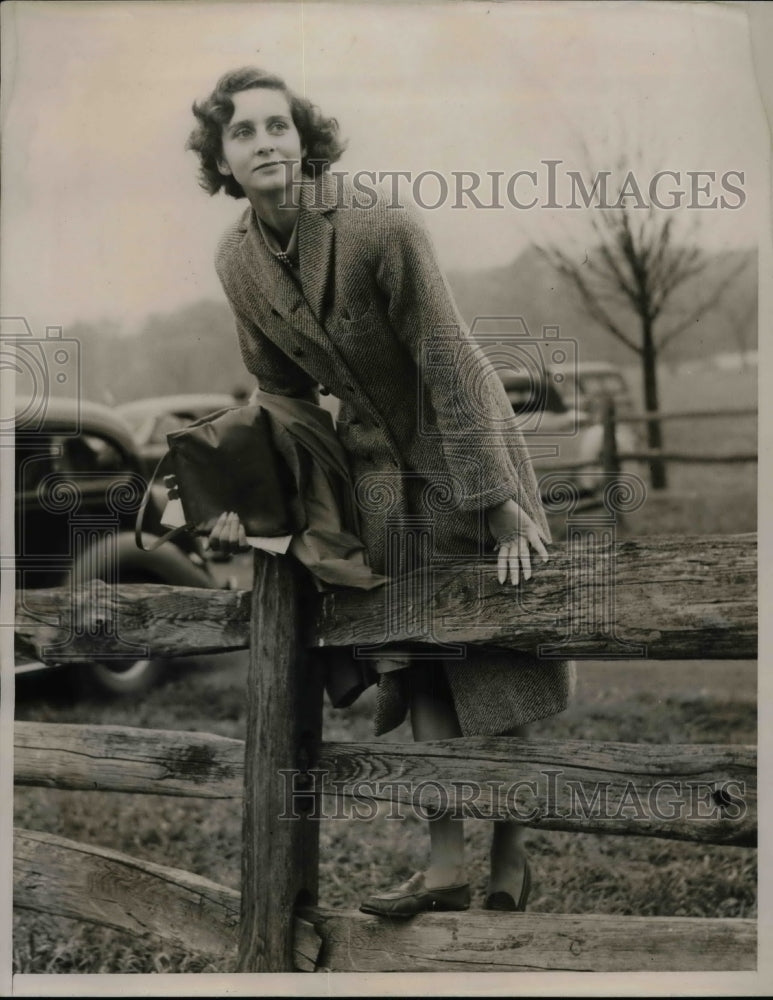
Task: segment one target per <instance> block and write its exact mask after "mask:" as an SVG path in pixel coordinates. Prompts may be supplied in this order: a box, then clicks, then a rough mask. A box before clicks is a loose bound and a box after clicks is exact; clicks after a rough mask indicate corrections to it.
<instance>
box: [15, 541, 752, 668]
mask: <svg viewBox="0 0 773 1000" xmlns="http://www.w3.org/2000/svg"><path fill="white" fill-rule="evenodd" d="M756 576H757V536H756V534H746V535H733V536H725V535H700V536H693V537H688V538H673V537H669V536H648V537H645V538H633V539H628V540H626V541H623V542H616V541H612V542H603V541H599V542H597V543H596V544H587V545H583V546H582V547H577V548H572V547H570V546H567V545H566V544H558V545H556V546H554V548H553V550H552V552H551V559H550V562H548V563H547V564H546V565H542V566H540V568H539V571H538V572H537V573H536V575H535V576H534V578H533V579H532V580H531V581H530V582H529V586H528V588H526V589H523V590H522V592H520V593H519V592H513V591H512V590H510V589H509V588H504V587H502V586H500V585H499V584H497V582H496V579H495V578H494V574H493V573H492V564H491V563H490V562H489V563H485V562H474V563H455V564H451V565H447V566H439V567H438V568H437V569H436V570H435V571H434V572H433V574H432V577H431V579H430V581H429V592H428V595H427V603H426V605H422V606H421V607H415V608H404V609H403V613H402V614H401V616H400V618H401V619H402V620H398V622H397V627H396V629H394V630H393V631H392V632H390V633H389V634H388V635H385V632H384V621H385V608H388V607H390V606H391V603H390V602H394V601H397V600H399V599H400V597H399V594H400V593H401V591H398V596H395V592H394V591H393V590H392V589H391V588H384V589H382V590H378V591H373V592H370V593H364V592H351V593H345V592H340V593H333V594H327V595H325V596H324V597H323V598H322V599H321V600H320V601H319V604H318V609H317V612H316V618H315V620H314V621H312V622H310V623H304V624H305V625H306V624H307V625H308V627H305V628H304V633H305V643H306V644H307V645H308V646H312V647H322V646H327V647H329V646H350V645H353V644H356V645H358V646H360V647H366V646H368V645H370V646H376V645H378V644H379V643H383V642H384V641H387V642H389V643H401V642H406V641H411V642H416V643H438V642H441V643H470V644H473V645H474V644H490V645H496V646H500V647H503V648H507V649H525V650H528V651H531V652H536V651H537V650H539V649H543V648H544V647H546V646H557V647H559V649H558V653H560V646H561V644H562V643H563V644H566V646H567V651H566V652H565V655H567V656H571V657H575V658H579V657H595V658H597V659H604V658H610V659H617V658H625V659H633V660H636V659H641V658H642V657H646V658H648V659H669V660H673V659H744V658H753V657H755V656H756V655H757V602H756ZM603 586H606V587H607V588H608V589H609V590H610V592H611V596H612V599H613V601H614V610H613V615H614V628H613V630H612V631H611V632H605V631H604V630H603V629H602V628H601V626H600V623H599V622H598V620H597V619H596V618H594V614H595V613H596V610H597V609H595V608H593V607H589V604H588V601H586V600H583V599H582V593H583V591H584V590H585V589H587V590H588V591H590V592H595V593H596V594H597V595H598V592H599V588H600V587H603ZM594 588H595V591H594ZM95 607H98V608H100V612H99V614H100V615H101V616H102V619H101V620H97V618H96V617H95V612H94V611H93V608H95ZM106 608H107V612H108V613H107V615H105V609H106ZM395 617H396V616H395V615H390V618H391V619H392V622H393V623H394V621H395ZM16 635H17V638H18V640H20V642H21V643H22V645H23V646H24V647H25V648H27V649H29V650H31V651H33V652H34V654H35V656H36V657H38V658H39V659H42V660H44V661H45V660H49V661H52V662H55V661H57V659H63V658H66V657H69V658H77V657H78V656H80V657H81V658H83V657H84V656H86V655H88V656H91V657H95V656H98V655H99V654H100V653H109V652H120V651H121V650H125V649H126V644H127V643H131V644H134V646H135V648H137V649H138V650H140V651H141V652H142V653H143V655H153V656H189V655H194V654H199V653H213V652H226V651H229V650H234V649H246V648H248V647H249V642H250V595H249V593H246V592H243V591H208V590H199V589H196V588H189V587H168V586H162V585H160V584H132V585H126V586H122V587H120V588H109V587H107V586H106V585H105V584H100V583H99V582H97V583H95V584H93V585H91V586H89V587H85V588H83V589H81V590H78V591H74V592H70V591H67V590H65V589H61V588H60V589H56V590H36V591H25V592H24V593H22V594H20V595H19V596H18V598H17V607H16ZM569 636H571V641H570V642H569V640H568V637H569ZM631 646H633V647H639V652H638V653H636V652H635V650H634V651H632V650H631V649H630V647H631ZM570 647H571V648H570Z"/></svg>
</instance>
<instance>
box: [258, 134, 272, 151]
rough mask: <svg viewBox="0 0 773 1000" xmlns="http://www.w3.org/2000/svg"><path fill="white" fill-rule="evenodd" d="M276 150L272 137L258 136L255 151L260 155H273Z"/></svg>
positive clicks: (266, 135)
mask: <svg viewBox="0 0 773 1000" xmlns="http://www.w3.org/2000/svg"><path fill="white" fill-rule="evenodd" d="M274 148H275V146H274V140H273V138H272V137H271V136H270V135H268V134H267V133H266V134H264V135H258V136H256V142H255V149H256V151H257V152H258V153H271V152H273V150H274Z"/></svg>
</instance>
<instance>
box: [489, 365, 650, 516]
mask: <svg viewBox="0 0 773 1000" xmlns="http://www.w3.org/2000/svg"><path fill="white" fill-rule="evenodd" d="M496 370H497V374H498V375H499V378H500V379H501V381H502V383H503V385H504V387H505V391H506V392H507V397H508V399H509V400H510V403H511V405H512V407H513V412H514V413H515V414H516V415H517V416H518V417H519V418H520V421H519V423H520V426H521V429H522V430H523V432H524V437H525V440H526V444H527V447H528V449H529V453H530V455H531V458H532V463H533V465H534V469H535V471H536V473H537V476H538V478H542V477H543V476H545V475H547V474H548V473H553V472H560V473H561V474H562V476H563V477H564V478H566V479H567V480H568V481H569V482H571V483H573V484H574V486H575V487H576V489H577V490H578V491H579V492H580V494H581V495H584V496H587V495H595V494H598V493H599V492H600V491H601V489H602V487H603V485H604V481H603V478H602V477H601V476H599V475H598V472H600V471H601V468H602V465H601V460H602V448H603V443H604V430H603V426H602V424H601V423H600V420H599V412H600V411H599V409H598V408H597V407H596V406H594V405H593V400H592V398H591V396H590V395H589V393H588V390H589V389H590V385H591V383H589V382H587V381H586V382H585V383H584V384H585V387H586V389H585V393H584V394H583V393H582V392H576V391H575V386H574V385H573V384H571V383H570V382H569V379H568V377H567V375H566V373H565V372H553V371H549V370H548V369H540V368H539V367H538V366H536V367H534V368H532V369H531V370H529V371H528V372H526V371H523V370H520V371H514V370H510V369H507V368H497V369H496ZM580 384H582V376H580ZM586 407H587V408H586ZM615 440H616V443H617V449H618V452H620V453H623V452H626V451H629V452H630V451H635V450H636V435H635V432H634V431H633V430H632V429H631V428H630V427H629V426H627V425H626V424H620V425H618V426H617V427H616V433H615ZM575 462H590V463H592V464H591V465H590V466H588V467H586V468H584V469H572V468H571V465H572V464H573V463H575Z"/></svg>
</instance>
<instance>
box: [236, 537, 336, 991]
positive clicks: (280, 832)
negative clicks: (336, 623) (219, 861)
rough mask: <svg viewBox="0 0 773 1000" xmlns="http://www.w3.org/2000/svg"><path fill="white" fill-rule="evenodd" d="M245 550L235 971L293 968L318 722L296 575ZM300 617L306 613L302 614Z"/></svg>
mask: <svg viewBox="0 0 773 1000" xmlns="http://www.w3.org/2000/svg"><path fill="white" fill-rule="evenodd" d="M300 572H301V571H300V570H299V568H298V567H297V565H296V564H295V563H294V562H293V560H292V559H291V558H290V557H287V556H281V555H277V556H272V555H269V554H267V553H265V552H261V551H256V553H255V579H254V583H253V591H252V621H251V642H250V665H249V673H248V680H247V734H246V747H245V767H244V814H243V825H242V896H241V899H242V901H241V928H240V937H239V959H238V971H239V972H291V971H293V957H292V956H293V911H294V908H295V907H296V905H304V906H306V905H314V904H315V903H316V902H317V887H318V868H319V823H318V821H317V820H316V819H315V818H313V817H312V816H311V815H309V813H310V812H313V810H312V809H310V808H309V807H310V805H311V804H312V803H313V799H312V798H311V797H310V796H306V797H305V798H303V797H300V796H298V795H297V794H294V792H296V793H297V792H298V791H299V790H302V789H303V787H305V785H304V779H303V774H302V772H303V771H305V770H307V769H308V768H310V767H312V766H313V762H314V760H315V759H316V756H317V752H318V747H319V741H320V737H321V729H322V689H321V682H320V677H319V672H318V671H317V670H316V669H313V668H312V666H311V663H310V658H309V657H308V656H307V655H306V652H305V644H304V641H303V635H302V631H303V630H302V623H303V621H304V613H303V605H304V593H305V581H303V580H302V579H301V576H300ZM305 618H306V620H308V615H306V616H305Z"/></svg>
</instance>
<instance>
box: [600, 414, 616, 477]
mask: <svg viewBox="0 0 773 1000" xmlns="http://www.w3.org/2000/svg"><path fill="white" fill-rule="evenodd" d="M601 412H602V420H603V426H604V442H603V444H602V447H601V462H602V466H603V468H604V472H606V473H607V474H608V475H609V477H610V480H611V479H612V477H613V476H614V475H616V474H617V473H618V472H619V471H620V459H619V458H618V454H617V434H616V428H615V401H614V399H613V398H612V397H611V396H605V397H604V399H603V402H602V411H601Z"/></svg>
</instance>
